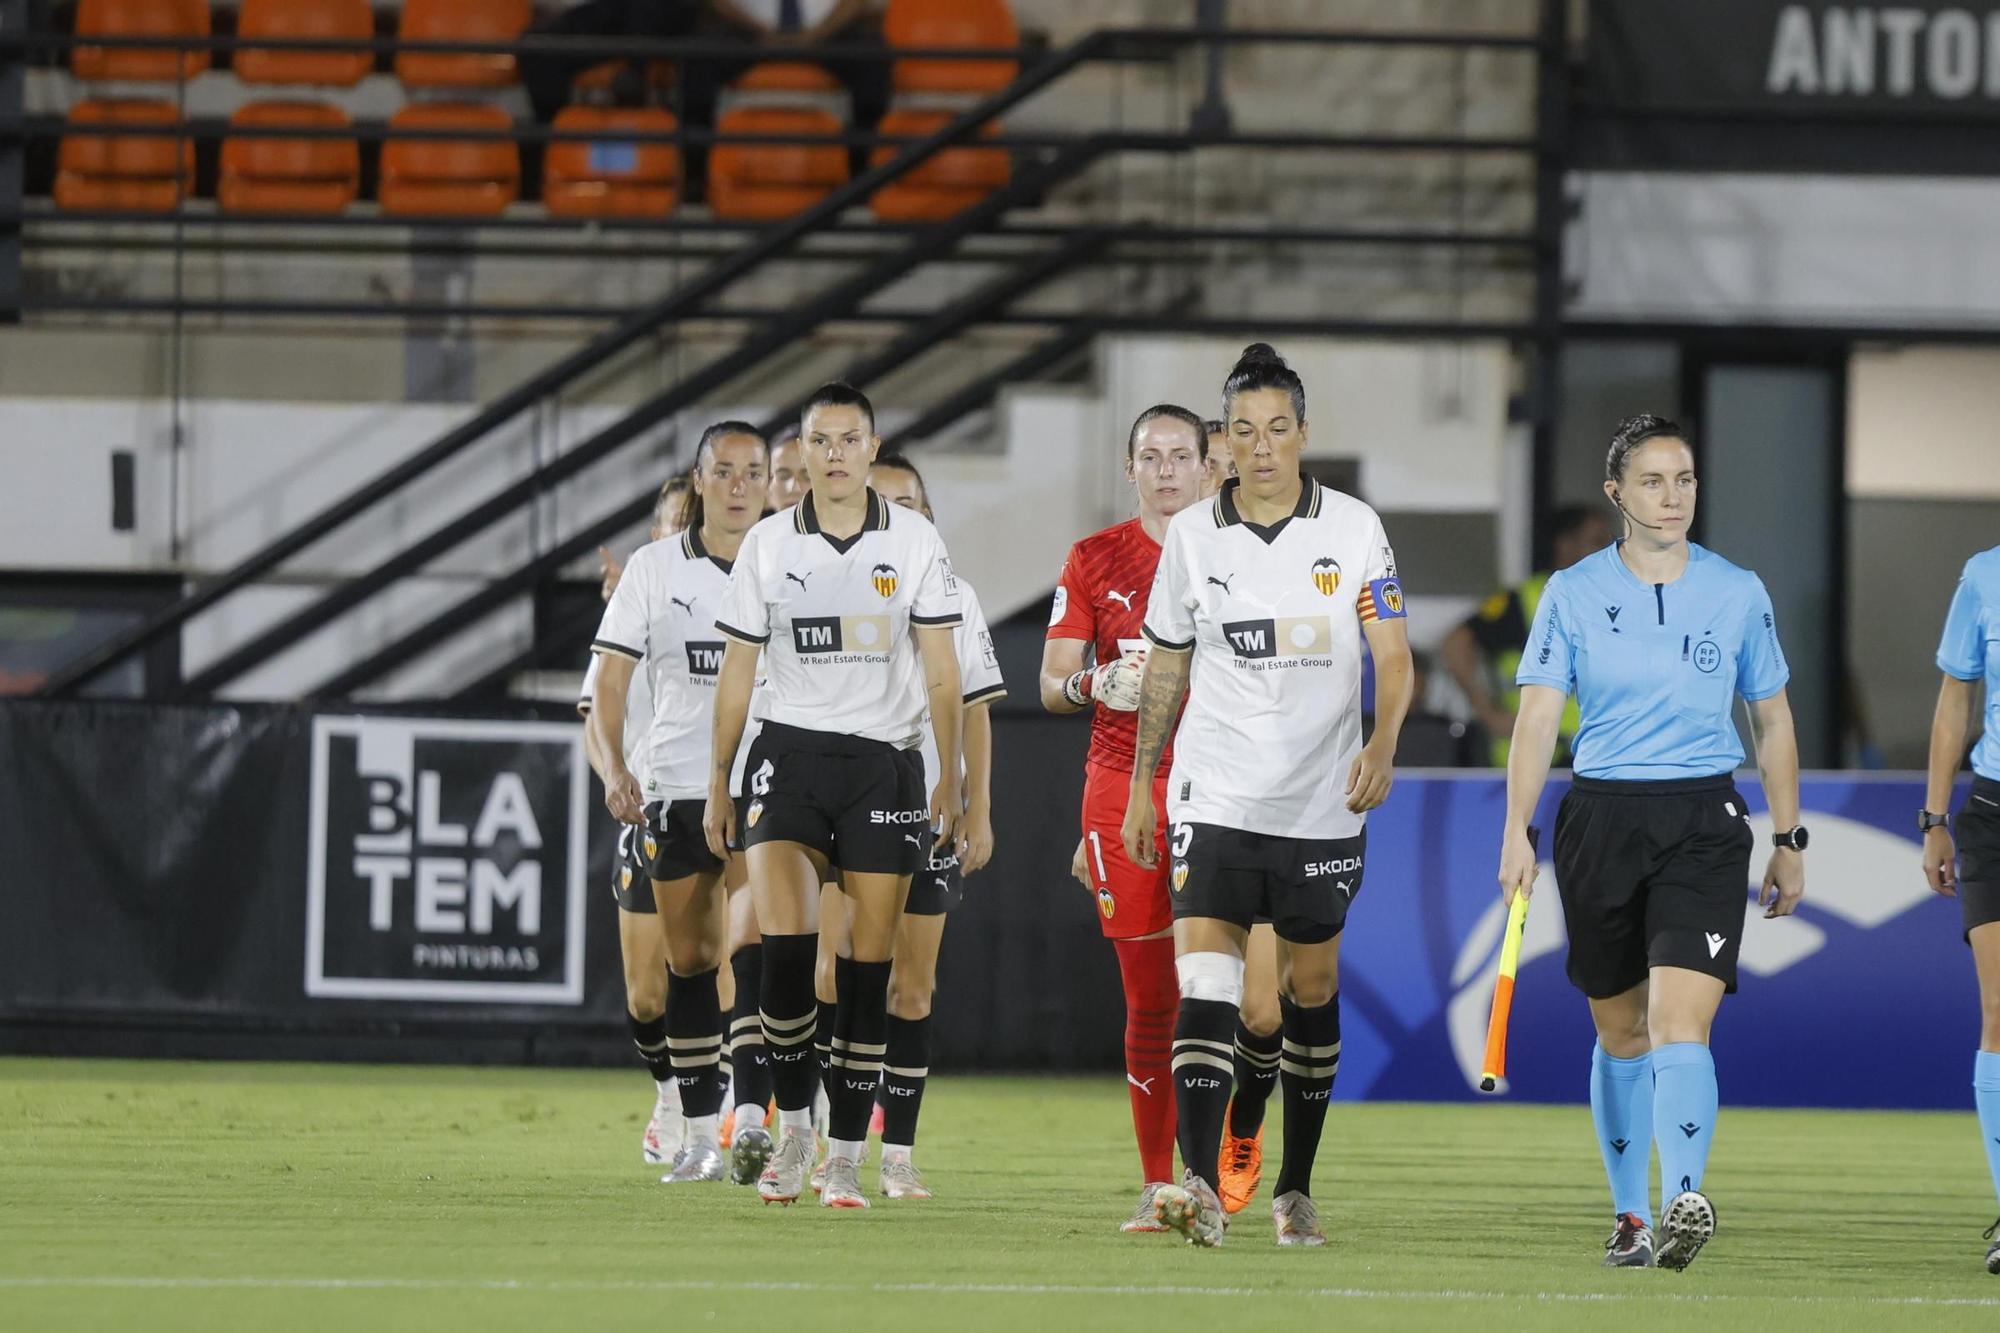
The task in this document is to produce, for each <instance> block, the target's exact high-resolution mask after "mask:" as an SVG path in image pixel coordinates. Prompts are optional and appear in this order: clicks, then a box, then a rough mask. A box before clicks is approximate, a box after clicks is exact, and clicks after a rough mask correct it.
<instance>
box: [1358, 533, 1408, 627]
mask: <svg viewBox="0 0 2000 1333" xmlns="http://www.w3.org/2000/svg"><path fill="white" fill-rule="evenodd" d="M1371 517H1373V518H1374V520H1375V531H1374V532H1373V533H1372V534H1371V535H1370V537H1369V539H1368V563H1367V565H1366V567H1365V568H1364V569H1363V570H1362V574H1361V590H1360V591H1359V592H1358V593H1356V594H1355V596H1354V612H1355V614H1356V615H1358V616H1360V617H1361V623H1362V624H1364V625H1368V624H1373V623H1374V622H1375V621H1378V620H1403V619H1406V618H1408V616H1409V614H1410V613H1409V610H1408V608H1406V607H1405V606H1404V605H1403V581H1402V579H1400V578H1398V577H1397V576H1396V553H1395V551H1393V550H1391V549H1390V547H1389V535H1388V534H1387V533H1386V532H1384V531H1382V519H1381V516H1380V515H1371Z"/></svg>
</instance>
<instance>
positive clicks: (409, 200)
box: [379, 103, 521, 217]
mask: <svg viewBox="0 0 2000 1333" xmlns="http://www.w3.org/2000/svg"><path fill="white" fill-rule="evenodd" d="M513 128H514V121H513V119H512V118H511V117H510V116H508V114H507V113H506V112H505V111H502V110H501V109H500V108H499V107H497V106H477V105H472V104H465V103H451V104H443V103H431V104H419V105H416V106H406V107H404V108H403V109H402V110H401V111H398V112H397V113H396V114H395V115H394V116H393V117H391V118H390V120H389V138H388V139H387V140H386V141H385V142H384V143H383V145H382V184H381V191H380V195H379V198H380V200H381V204H382V211H383V212H384V213H388V214H393V215H400V216H406V217H408V216H423V215H429V214H436V215H439V216H452V217H493V216H496V215H498V214H499V213H501V212H503V211H505V210H506V207H507V205H509V204H511V203H513V202H514V200H515V199H516V198H518V197H519V196H520V193H521V147H520V145H519V144H516V143H511V142H497V141H493V140H469V139H399V138H397V137H396V131H398V130H445V129H456V130H486V131H491V130H500V131H506V130H511V129H513Z"/></svg>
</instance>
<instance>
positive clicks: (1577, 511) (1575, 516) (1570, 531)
mask: <svg viewBox="0 0 2000 1333" xmlns="http://www.w3.org/2000/svg"><path fill="white" fill-rule="evenodd" d="M1595 522H1597V506H1596V505H1563V506H1562V507H1561V508H1559V509H1557V510H1556V511H1555V513H1553V514H1551V515H1549V536H1550V537H1552V538H1554V539H1555V540H1556V541H1561V540H1562V539H1563V538H1565V537H1571V536H1574V535H1576V534H1577V533H1579V532H1581V531H1583V530H1584V529H1585V528H1587V527H1589V526H1590V525H1591V524H1592V523H1595Z"/></svg>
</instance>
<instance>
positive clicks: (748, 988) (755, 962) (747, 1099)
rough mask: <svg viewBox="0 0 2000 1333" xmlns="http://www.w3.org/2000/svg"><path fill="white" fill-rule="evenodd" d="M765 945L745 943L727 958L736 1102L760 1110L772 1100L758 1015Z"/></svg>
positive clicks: (768, 1068) (769, 1066)
mask: <svg viewBox="0 0 2000 1333" xmlns="http://www.w3.org/2000/svg"><path fill="white" fill-rule="evenodd" d="M763 963H764V946H763V945H762V944H746V945H744V946H743V947H742V948H740V949H738V950H737V951H736V952H735V954H733V955H732V956H731V957H730V959H729V970H730V971H731V972H734V973H735V974H736V1007H735V1008H734V1009H731V1010H730V1011H729V1053H730V1057H731V1063H732V1064H733V1066H734V1068H735V1072H736V1104H737V1105H738V1106H754V1107H756V1108H757V1109H758V1111H760V1112H761V1111H762V1110H763V1109H764V1108H765V1107H766V1106H767V1105H769V1104H770V1101H771V1062H770V1061H769V1060H768V1059H766V1058H765V1056H764V1024H763V1021H762V1020H761V1019H759V1018H758V1017H757V995H758V991H759V989H760V987H761V986H762V983H763Z"/></svg>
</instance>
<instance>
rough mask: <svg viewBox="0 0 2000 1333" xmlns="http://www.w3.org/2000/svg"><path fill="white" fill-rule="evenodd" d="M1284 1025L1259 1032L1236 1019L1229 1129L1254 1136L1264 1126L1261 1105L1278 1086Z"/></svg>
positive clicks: (1242, 1135)
mask: <svg viewBox="0 0 2000 1333" xmlns="http://www.w3.org/2000/svg"><path fill="white" fill-rule="evenodd" d="M1284 1040H1285V1033H1284V1028H1283V1027H1282V1026H1281V1027H1280V1028H1279V1029H1278V1031H1276V1032H1269V1033H1265V1034H1263V1035H1261V1036H1260V1035H1258V1034H1257V1033H1255V1032H1252V1031H1251V1030H1250V1029H1249V1028H1247V1027H1245V1026H1243V1020H1242V1019H1241V1018H1240V1017H1239V1018H1238V1019H1237V1020H1236V1095H1235V1096H1234V1097H1232V1098H1230V1099H1229V1132H1230V1133H1231V1134H1234V1135H1235V1136H1236V1137H1237V1138H1239V1139H1254V1138H1256V1137H1257V1131H1258V1130H1260V1129H1262V1128H1263V1127H1264V1107H1265V1106H1266V1104H1267V1103H1269V1102H1270V1100H1271V1092H1272V1090H1273V1089H1274V1088H1276V1087H1277V1086H1278V1057H1279V1055H1280V1053H1281V1052H1282V1050H1283V1047H1284Z"/></svg>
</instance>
